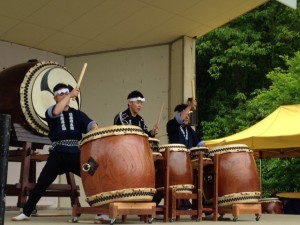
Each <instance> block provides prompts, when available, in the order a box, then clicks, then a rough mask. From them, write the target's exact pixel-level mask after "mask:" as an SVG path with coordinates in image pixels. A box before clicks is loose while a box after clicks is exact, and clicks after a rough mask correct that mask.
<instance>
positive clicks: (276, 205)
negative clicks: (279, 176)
mask: <svg viewBox="0 0 300 225" xmlns="http://www.w3.org/2000/svg"><path fill="white" fill-rule="evenodd" d="M259 202H260V203H261V210H262V213H267V214H283V206H282V202H281V201H280V200H279V199H278V198H262V199H259Z"/></svg>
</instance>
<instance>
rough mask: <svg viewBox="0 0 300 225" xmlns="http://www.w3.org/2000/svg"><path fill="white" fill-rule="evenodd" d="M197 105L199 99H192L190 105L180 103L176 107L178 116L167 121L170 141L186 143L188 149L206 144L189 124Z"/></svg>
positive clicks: (171, 142)
mask: <svg viewBox="0 0 300 225" xmlns="http://www.w3.org/2000/svg"><path fill="white" fill-rule="evenodd" d="M196 106H197V101H196V100H194V99H193V100H192V101H191V102H189V104H188V105H186V104H180V105H177V106H176V107H175V110H174V111H175V112H177V114H176V116H175V117H174V118H173V119H171V120H169V121H168V123H167V133H168V138H169V143H170V144H173V143H177V144H184V145H185V146H186V147H187V148H188V149H190V148H192V147H200V146H204V145H205V143H204V141H202V140H201V139H200V137H199V136H198V135H197V133H196V132H195V131H194V130H193V128H192V127H191V126H190V125H189V120H190V115H189V114H190V111H191V110H193V109H194V107H196Z"/></svg>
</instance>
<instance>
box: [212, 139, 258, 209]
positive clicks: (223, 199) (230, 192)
mask: <svg viewBox="0 0 300 225" xmlns="http://www.w3.org/2000/svg"><path fill="white" fill-rule="evenodd" d="M215 154H218V156H219V170H218V174H219V179H218V184H219V186H218V188H219V198H218V201H219V205H220V206H226V205H231V204H232V203H252V202H258V199H259V198H260V186H259V177H258V171H257V167H256V163H255V160H254V157H253V154H252V151H251V150H250V149H249V147H248V146H246V145H242V144H236V145H224V146H220V147H216V148H213V149H211V150H210V151H209V156H210V157H212V156H214V155H215Z"/></svg>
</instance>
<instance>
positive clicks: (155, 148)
mask: <svg viewBox="0 0 300 225" xmlns="http://www.w3.org/2000/svg"><path fill="white" fill-rule="evenodd" d="M149 144H150V148H151V150H152V156H153V160H154V161H156V160H157V159H158V158H159V157H161V156H162V154H161V153H160V152H159V140H158V139H156V138H149Z"/></svg>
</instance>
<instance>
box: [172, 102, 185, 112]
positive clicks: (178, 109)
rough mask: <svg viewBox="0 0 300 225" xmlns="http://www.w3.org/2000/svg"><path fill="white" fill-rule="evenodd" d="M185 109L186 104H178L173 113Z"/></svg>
mask: <svg viewBox="0 0 300 225" xmlns="http://www.w3.org/2000/svg"><path fill="white" fill-rule="evenodd" d="M186 107H187V105H186V104H179V105H177V106H176V107H175V109H174V112H181V111H183V110H184V109H185V108H186Z"/></svg>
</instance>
